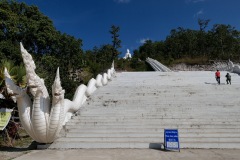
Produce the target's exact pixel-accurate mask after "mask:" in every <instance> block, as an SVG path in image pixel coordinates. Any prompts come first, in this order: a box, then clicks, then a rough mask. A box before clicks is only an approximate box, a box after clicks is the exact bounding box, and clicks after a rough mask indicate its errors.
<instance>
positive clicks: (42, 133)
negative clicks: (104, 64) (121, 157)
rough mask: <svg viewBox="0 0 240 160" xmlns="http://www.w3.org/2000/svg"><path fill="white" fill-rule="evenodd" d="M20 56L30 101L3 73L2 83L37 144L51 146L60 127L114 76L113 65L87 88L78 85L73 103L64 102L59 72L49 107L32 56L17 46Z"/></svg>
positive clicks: (7, 74)
mask: <svg viewBox="0 0 240 160" xmlns="http://www.w3.org/2000/svg"><path fill="white" fill-rule="evenodd" d="M20 48H21V54H22V57H23V61H24V65H25V68H26V77H27V86H28V88H29V91H30V93H31V94H32V97H33V100H31V98H30V96H29V95H28V93H27V89H23V88H20V87H19V86H17V85H15V84H14V82H13V81H12V79H11V77H10V75H9V73H8V71H7V70H6V69H5V72H4V74H5V83H6V86H7V90H8V93H9V94H11V95H13V96H15V97H16V99H17V106H18V111H19V118H20V121H21V124H22V126H23V128H24V129H25V130H26V132H27V133H28V134H29V135H30V136H31V137H32V138H33V139H34V140H35V141H37V142H39V143H51V142H53V141H54V140H55V138H56V137H57V136H58V134H59V132H60V130H61V129H62V126H63V125H64V124H65V123H66V122H67V121H68V120H69V119H70V118H71V116H72V114H73V113H74V112H76V111H77V110H79V109H80V107H81V106H82V105H83V103H84V102H85V101H86V99H87V97H88V96H90V95H91V94H92V93H93V92H94V91H95V90H96V89H97V88H98V87H101V86H104V85H106V84H107V83H108V81H109V80H111V78H112V77H113V76H114V75H115V70H114V64H112V68H111V69H108V71H107V73H104V74H103V75H100V74H99V75H98V76H97V77H96V79H94V78H92V79H91V80H90V81H89V82H88V85H87V86H85V85H83V84H81V85H80V86H79V87H78V88H77V90H76V92H75V94H74V97H73V100H72V101H71V100H68V99H64V93H65V90H64V89H63V88H62V86H61V81H60V76H59V69H57V73H56V77H55V80H54V83H53V85H52V103H50V97H49V94H48V91H47V88H46V86H45V85H44V80H43V79H41V78H40V77H39V76H38V75H37V74H36V73H35V68H36V66H35V63H34V61H33V59H32V56H31V55H30V54H29V53H28V52H27V50H26V49H25V48H24V47H23V45H22V44H21V43H20Z"/></svg>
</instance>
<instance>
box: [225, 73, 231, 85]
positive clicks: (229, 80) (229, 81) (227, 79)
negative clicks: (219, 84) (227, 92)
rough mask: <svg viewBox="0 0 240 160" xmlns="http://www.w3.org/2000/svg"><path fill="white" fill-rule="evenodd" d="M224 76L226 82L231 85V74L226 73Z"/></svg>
mask: <svg viewBox="0 0 240 160" xmlns="http://www.w3.org/2000/svg"><path fill="white" fill-rule="evenodd" d="M225 77H226V81H227V84H230V85H231V75H230V74H229V73H227V74H226V76H225Z"/></svg>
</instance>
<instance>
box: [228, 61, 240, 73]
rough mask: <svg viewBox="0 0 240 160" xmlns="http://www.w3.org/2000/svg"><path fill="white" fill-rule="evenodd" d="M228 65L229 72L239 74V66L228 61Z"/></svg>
mask: <svg viewBox="0 0 240 160" xmlns="http://www.w3.org/2000/svg"><path fill="white" fill-rule="evenodd" d="M228 65H229V69H228V70H229V71H230V72H233V73H237V74H240V66H239V65H234V64H233V62H232V61H230V60H229V61H228Z"/></svg>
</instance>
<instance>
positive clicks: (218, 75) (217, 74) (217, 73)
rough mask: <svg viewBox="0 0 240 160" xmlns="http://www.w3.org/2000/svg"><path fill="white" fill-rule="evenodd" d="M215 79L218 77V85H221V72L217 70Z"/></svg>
mask: <svg viewBox="0 0 240 160" xmlns="http://www.w3.org/2000/svg"><path fill="white" fill-rule="evenodd" d="M215 77H216V80H217V82H218V84H220V72H219V70H217V72H216V73H215Z"/></svg>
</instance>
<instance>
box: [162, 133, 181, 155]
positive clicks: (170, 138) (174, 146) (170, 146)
mask: <svg viewBox="0 0 240 160" xmlns="http://www.w3.org/2000/svg"><path fill="white" fill-rule="evenodd" d="M164 147H165V149H166V150H179V152H180V146H179V137H178V130H177V129H164Z"/></svg>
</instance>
